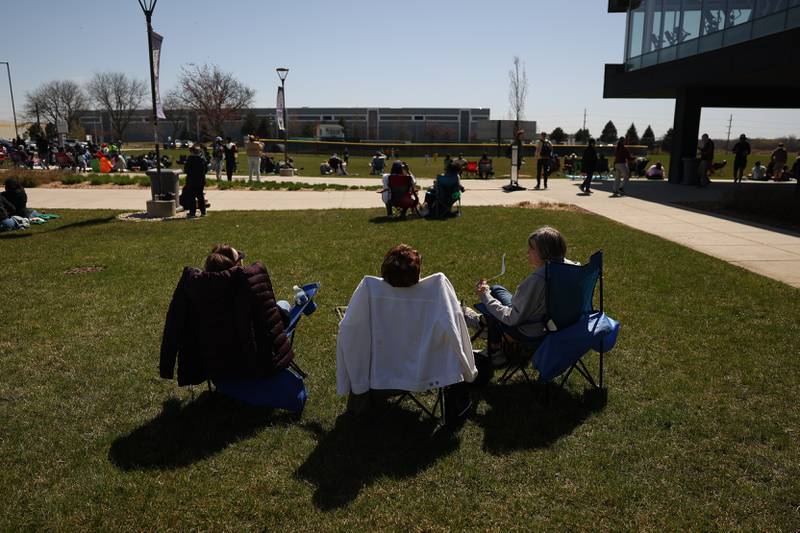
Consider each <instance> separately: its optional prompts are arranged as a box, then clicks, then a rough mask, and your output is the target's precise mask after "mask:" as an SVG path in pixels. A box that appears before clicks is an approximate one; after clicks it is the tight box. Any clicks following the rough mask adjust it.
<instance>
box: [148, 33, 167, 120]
mask: <svg viewBox="0 0 800 533" xmlns="http://www.w3.org/2000/svg"><path fill="white" fill-rule="evenodd" d="M163 40H164V37H162V36H161V35H159V34H157V33H156V32H152V33H151V38H150V48H151V49H152V50H153V79H155V81H156V116H157V117H158V118H160V119H162V120H165V119H166V118H167V116H166V115H165V114H164V106H163V105H162V104H161V91H160V90H159V88H158V71H159V64H160V62H161V43H162V41H163Z"/></svg>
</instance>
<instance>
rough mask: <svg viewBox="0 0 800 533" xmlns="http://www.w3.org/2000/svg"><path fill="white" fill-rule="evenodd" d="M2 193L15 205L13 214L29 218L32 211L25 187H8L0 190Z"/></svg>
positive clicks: (0, 193)
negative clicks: (29, 207)
mask: <svg viewBox="0 0 800 533" xmlns="http://www.w3.org/2000/svg"><path fill="white" fill-rule="evenodd" d="M0 195H1V196H3V197H4V198H5V199H6V200H8V201H9V202H10V203H11V204H12V205H13V206H14V212H13V213H11V214H12V215H17V216H18V217H22V218H28V215H30V213H31V212H30V210H29V209H28V193H26V192H25V189H23V188H22V187H19V188H15V189H8V190H5V191H3V192H0Z"/></svg>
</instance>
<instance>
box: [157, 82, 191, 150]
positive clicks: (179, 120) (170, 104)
mask: <svg viewBox="0 0 800 533" xmlns="http://www.w3.org/2000/svg"><path fill="white" fill-rule="evenodd" d="M164 115H165V116H166V117H167V120H166V121H161V122H159V127H160V126H161V125H163V124H169V125H170V127H171V130H170V131H171V132H172V133H170V136H171V137H172V138H173V139H177V138H178V137H179V136H180V134H181V132H182V131H183V130H185V129H188V127H189V113H188V112H187V111H186V109H184V108H183V107H182V104H181V102H180V101H179V100H178V99H177V98H176V97H175V95H174V94H173V93H169V94H168V95H167V97H166V98H165V99H164Z"/></svg>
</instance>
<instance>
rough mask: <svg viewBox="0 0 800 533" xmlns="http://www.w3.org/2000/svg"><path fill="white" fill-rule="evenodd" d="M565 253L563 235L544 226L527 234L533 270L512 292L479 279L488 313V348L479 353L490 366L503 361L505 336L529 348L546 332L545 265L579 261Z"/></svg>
mask: <svg viewBox="0 0 800 533" xmlns="http://www.w3.org/2000/svg"><path fill="white" fill-rule="evenodd" d="M566 253H567V242H566V240H564V237H563V235H561V233H560V232H559V231H558V230H557V229H555V228H551V227H549V226H544V227H542V228H539V229H537V230H536V231H534V232H533V233H531V234H530V236H529V237H528V262H529V263H530V265H531V267H532V269H533V271H532V272H531V273H530V275H529V276H528V277H527V278H525V280H524V281H523V282H522V283H520V285H519V286H518V287H517V290H516V292H515V293H514V294H513V295H512V294H511V292H510V291H509V290H508V289H506V288H505V287H503V286H502V285H493V286H491V287H489V285H488V283H487V282H486V280H485V279H481V280H480V281H478V283H477V285H476V286H475V293H476V294H477V295H478V296H479V297H480V300H481V303H483V305H485V306H486V309H487V310H488V315H484V316H485V319H486V322H487V326H488V339H487V348H486V349H485V350H484V351H483V352H482V353H481V355H482V356H484V357H489V358H490V359H491V360H492V364H493V366H502V365H504V364H505V363H506V357H505V356H504V355H503V353H502V351H501V348H502V344H501V341H502V340H503V338H504V337H505V338H506V339H508V340H510V341H515V342H518V343H522V344H525V345H531V348H533V347H535V346H537V345H538V344H540V343H541V341H542V339H543V338H544V335H545V334H546V333H547V331H546V329H545V326H546V324H545V322H544V321H545V318H546V312H547V304H546V301H545V297H546V290H545V289H546V282H545V264H546V263H548V262H553V263H569V264H578V263H575V262H574V261H570V260H569V259H566V257H565V256H566ZM531 353H532V352H531Z"/></svg>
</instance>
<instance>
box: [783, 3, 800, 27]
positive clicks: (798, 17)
mask: <svg viewBox="0 0 800 533" xmlns="http://www.w3.org/2000/svg"><path fill="white" fill-rule="evenodd" d="M797 1H798V2H800V0H797ZM798 26H800V7H795V8H792V9H790V10H789V16H788V17H787V18H786V27H787V28H796V27H798Z"/></svg>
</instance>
